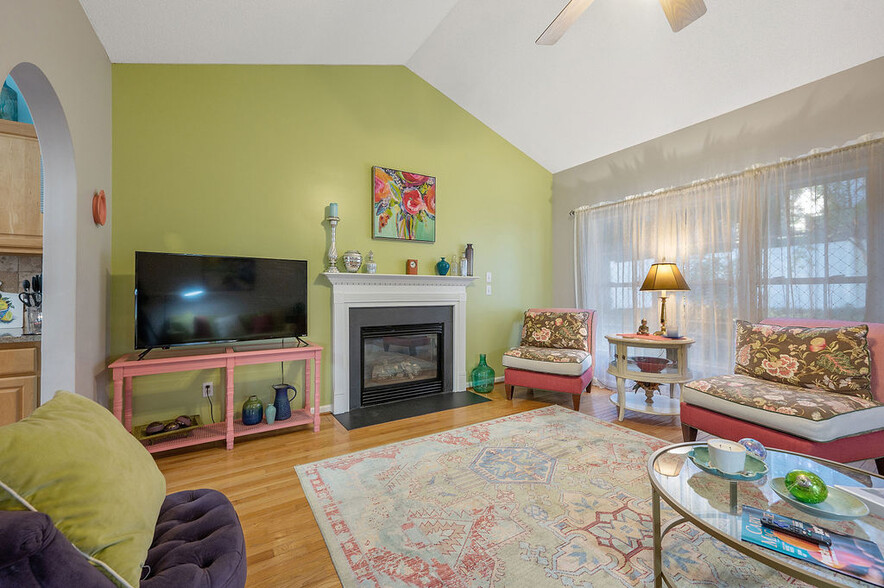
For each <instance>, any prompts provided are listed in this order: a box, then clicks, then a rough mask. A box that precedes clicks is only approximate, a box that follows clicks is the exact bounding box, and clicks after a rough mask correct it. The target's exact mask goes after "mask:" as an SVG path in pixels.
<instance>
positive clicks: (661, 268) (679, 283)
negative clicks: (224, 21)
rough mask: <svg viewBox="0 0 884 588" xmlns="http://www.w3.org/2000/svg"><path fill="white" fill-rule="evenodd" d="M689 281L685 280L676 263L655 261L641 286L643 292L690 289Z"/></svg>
mask: <svg viewBox="0 0 884 588" xmlns="http://www.w3.org/2000/svg"><path fill="white" fill-rule="evenodd" d="M690 289H691V288H690V286H688V283H687V282H685V281H684V277H682V275H681V272H680V271H678V266H676V265H675V264H674V263H669V262H662V263H655V264H653V265H652V266H651V269H649V270H648V275H647V277H646V278H645V281H644V282H643V283H642V287H641V288H639V290H641V291H642V292H648V291H654V290H675V291H678V290H690Z"/></svg>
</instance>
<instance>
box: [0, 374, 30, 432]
mask: <svg viewBox="0 0 884 588" xmlns="http://www.w3.org/2000/svg"><path fill="white" fill-rule="evenodd" d="M36 390H37V376H18V377H14V378H0V426H2V425H8V424H10V423H14V422H16V421H19V420H21V419H23V418H25V417H26V416H28V415H29V414H31V412H32V411H33V410H34V394H35V392H36Z"/></svg>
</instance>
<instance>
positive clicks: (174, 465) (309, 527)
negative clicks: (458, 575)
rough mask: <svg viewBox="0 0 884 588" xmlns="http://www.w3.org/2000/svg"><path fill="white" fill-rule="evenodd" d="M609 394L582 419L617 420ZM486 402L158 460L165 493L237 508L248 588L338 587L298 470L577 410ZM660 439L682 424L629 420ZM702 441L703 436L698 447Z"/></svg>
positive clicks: (552, 397) (544, 398)
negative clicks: (196, 494) (488, 424)
mask: <svg viewBox="0 0 884 588" xmlns="http://www.w3.org/2000/svg"><path fill="white" fill-rule="evenodd" d="M611 394H612V392H611V391H610V390H605V389H598V388H595V389H593V392H592V394H590V395H586V394H584V395H583V398H582V401H581V405H580V412H583V413H585V414H590V415H593V416H595V417H597V418H600V419H604V420H607V421H612V422H613V421H616V420H617V411H616V407H615V406H614V405H613V404H611V402H610V401H609V397H610V395H611ZM489 396H490V398H492V402H484V403H481V404H475V405H472V406H465V407H463V408H456V409H454V410H449V411H445V412H441V413H435V414H429V415H424V416H420V417H414V418H411V419H406V420H400V421H393V422H390V423H385V424H382V425H375V426H373V427H366V428H364V429H356V430H354V431H347V430H346V429H345V428H344V427H343V426H341V425H340V424H339V423H338V422H337V421H336V420H335V419H334V417H333V416H332V415H330V414H324V415H322V424H321V427H322V428H321V431H320V432H319V433H318V434H314V433H313V432H312V429H306V428H304V429H298V430H295V431H292V432H288V433H281V434H267V435H265V436H263V437H258V436H255V437H253V438H249V439H244V440H240V441H238V442H237V444H236V445H235V447H234V449H233V450H232V451H227V450H225V449H224V448H223V446H222V445H221V444H220V443H219V444H218V446H217V447H208V448H206V449H201V450H196V451H194V450H190V451H187V450H180V452H179V453H177V454H174V455H170V454H166V455H165V456H160V457H158V458H157V465H158V466H159V468H160V470H161V471H162V472H163V474H164V475H165V476H166V483H167V491H168V492H177V491H179V490H187V489H195V488H214V489H216V490H219V491H221V492H223V493H224V494H226V495H227V497H228V498H229V499H230V500H231V501H232V502H233V504H234V506H235V507H236V511H237V513H238V514H239V518H240V521H241V522H242V526H243V533H244V534H245V539H246V549H247V552H248V555H247V557H248V568H249V571H248V586H250V587H252V586H255V587H257V586H275V587H283V586H311V587H312V586H340V582H339V581H338V576H337V574H336V572H335V569H334V566H333V564H332V561H331V557H330V556H329V553H328V550H327V549H326V546H325V542H324V541H323V539H322V534H321V533H320V531H319V527H318V526H317V525H316V521H315V520H314V518H313V513H312V511H311V510H310V506H309V505H308V503H307V499H306V497H305V496H304V492H303V491H302V490H301V485H300V483H299V481H298V477H297V475H296V474H295V471H294V466H295V465H298V464H302V463H309V462H313V461H317V460H321V459H326V458H329V457H334V456H337V455H343V454H346V453H352V452H354V451H360V450H362V449H368V448H370V447H375V446H378V445H384V444H387V443H393V442H396V441H402V440H404V439H411V438H414V437H419V436H423V435H430V434H433V433H437V432H440V431H445V430H448V429H453V428H456V427H462V426H466V425H470V424H473V423H478V422H481V421H486V420H490V419H495V418H498V417H502V416H507V415H510V414H515V413H518V412H522V411H526V410H532V409H535V408H540V407H542V406H546V405H548V404H560V405H562V406H565V407H567V408H569V409H570V408H571V396H570V395H569V394H561V393H555V392H541V391H536V392H528V391H526V390H525V389H524V388H516V391H515V394H514V397H513V400H512V401H508V400H506V394H505V393H504V390H503V384H498V385H497V386H496V387H495V389H494V391H493V392H492V393H491V394H490V395H489ZM620 424H621V425H623V426H624V427H627V428H630V429H634V430H636V431H641V432H642V433H646V434H649V435H653V436H655V437H659V438H661V439H666V440H668V441H672V442H673V443H676V442H680V441H681V440H682V438H681V425H680V423H679V421H678V418H677V417H658V416H653V415H643V414H639V413H627V418H626V419H624V420H623V422H622V423H620ZM702 438H703V433H700V439H702Z"/></svg>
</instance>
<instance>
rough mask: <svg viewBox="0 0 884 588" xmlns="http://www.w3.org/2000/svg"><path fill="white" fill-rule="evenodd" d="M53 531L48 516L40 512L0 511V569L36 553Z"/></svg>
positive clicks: (53, 528)
mask: <svg viewBox="0 0 884 588" xmlns="http://www.w3.org/2000/svg"><path fill="white" fill-rule="evenodd" d="M53 531H55V527H54V526H53V525H52V521H51V520H50V519H49V516H48V515H45V514H43V513H41V512H31V511H28V510H4V511H0V567H3V566H6V565H9V564H11V563H13V562H16V561H18V560H20V559H22V558H27V557H30V556H32V555H34V554H35V553H38V552H39V551H40V550H41V549H43V546H44V545H45V544H46V543H47V542H48V539H49V536H50V535H51V534H52V532H53Z"/></svg>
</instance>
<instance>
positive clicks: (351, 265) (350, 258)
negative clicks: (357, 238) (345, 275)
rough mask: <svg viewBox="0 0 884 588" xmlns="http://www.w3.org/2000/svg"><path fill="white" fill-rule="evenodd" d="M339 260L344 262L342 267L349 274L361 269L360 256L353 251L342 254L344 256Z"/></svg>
mask: <svg viewBox="0 0 884 588" xmlns="http://www.w3.org/2000/svg"><path fill="white" fill-rule="evenodd" d="M341 259H343V260H344V267H345V268H347V271H348V272H350V273H351V274H354V273H356V272H358V271H359V268H360V267H362V254H361V253H359V252H358V251H355V250H353V249H350V250H349V251H346V252H344V256H343V257H342V258H341Z"/></svg>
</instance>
